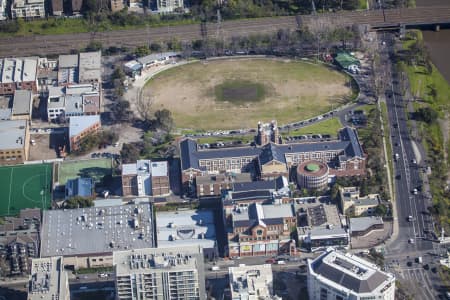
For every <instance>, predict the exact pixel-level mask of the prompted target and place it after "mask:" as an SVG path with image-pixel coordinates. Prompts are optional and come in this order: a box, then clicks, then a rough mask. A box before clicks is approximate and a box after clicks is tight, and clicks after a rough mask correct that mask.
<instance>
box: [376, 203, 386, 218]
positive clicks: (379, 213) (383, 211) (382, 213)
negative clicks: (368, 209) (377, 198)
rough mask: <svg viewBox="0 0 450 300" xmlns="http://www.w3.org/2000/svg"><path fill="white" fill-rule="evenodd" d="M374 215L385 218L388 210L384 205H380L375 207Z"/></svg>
mask: <svg viewBox="0 0 450 300" xmlns="http://www.w3.org/2000/svg"><path fill="white" fill-rule="evenodd" d="M374 213H375V215H377V216H381V217H384V216H385V215H386V213H387V208H386V206H385V205H384V204H378V205H377V207H375V211H374Z"/></svg>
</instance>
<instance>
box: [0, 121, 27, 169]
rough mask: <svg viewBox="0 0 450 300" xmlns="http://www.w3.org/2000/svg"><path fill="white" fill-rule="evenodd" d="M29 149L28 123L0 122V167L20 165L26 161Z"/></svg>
mask: <svg viewBox="0 0 450 300" xmlns="http://www.w3.org/2000/svg"><path fill="white" fill-rule="evenodd" d="M29 148H30V133H29V128H28V121H26V120H14V121H12V120H11V121H10V120H7V121H1V120H0V165H16V164H22V163H23V162H24V161H26V160H27V159H28V153H29Z"/></svg>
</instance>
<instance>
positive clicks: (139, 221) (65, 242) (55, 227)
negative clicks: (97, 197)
mask: <svg viewBox="0 0 450 300" xmlns="http://www.w3.org/2000/svg"><path fill="white" fill-rule="evenodd" d="M154 240H155V237H154V234H153V210H152V207H151V205H150V204H148V203H147V204H131V205H120V206H109V207H89V208H79V209H67V210H48V211H44V214H43V221H42V234H41V257H48V256H55V255H62V256H75V255H81V254H94V253H110V252H113V251H117V250H126V249H137V248H147V247H154V246H155V241H154Z"/></svg>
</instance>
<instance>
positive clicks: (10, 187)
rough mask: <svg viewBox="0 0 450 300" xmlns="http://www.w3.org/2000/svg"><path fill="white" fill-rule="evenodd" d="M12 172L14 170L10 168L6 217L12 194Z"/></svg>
mask: <svg viewBox="0 0 450 300" xmlns="http://www.w3.org/2000/svg"><path fill="white" fill-rule="evenodd" d="M13 171H14V168H11V177H10V179H9V199H8V215H9V211H10V207H11V194H12V181H13Z"/></svg>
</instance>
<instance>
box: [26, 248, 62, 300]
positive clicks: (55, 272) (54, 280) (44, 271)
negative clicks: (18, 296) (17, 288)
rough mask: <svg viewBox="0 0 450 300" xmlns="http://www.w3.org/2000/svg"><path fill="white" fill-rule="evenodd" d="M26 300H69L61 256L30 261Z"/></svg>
mask: <svg viewBox="0 0 450 300" xmlns="http://www.w3.org/2000/svg"><path fill="white" fill-rule="evenodd" d="M27 299H28V300H69V299H70V291H69V281H68V275H67V273H66V271H65V270H64V261H63V258H62V257H61V256H55V257H48V258H35V259H33V260H32V261H31V275H30V279H29V288H28V298H27Z"/></svg>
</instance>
